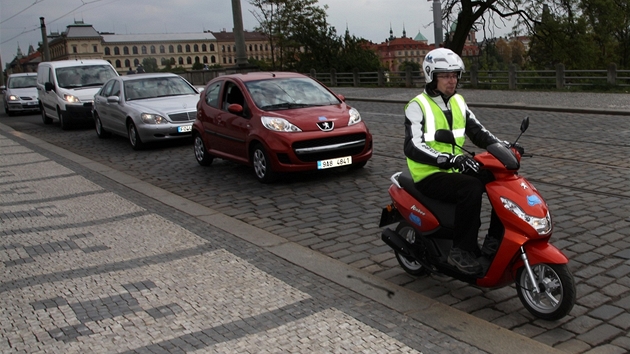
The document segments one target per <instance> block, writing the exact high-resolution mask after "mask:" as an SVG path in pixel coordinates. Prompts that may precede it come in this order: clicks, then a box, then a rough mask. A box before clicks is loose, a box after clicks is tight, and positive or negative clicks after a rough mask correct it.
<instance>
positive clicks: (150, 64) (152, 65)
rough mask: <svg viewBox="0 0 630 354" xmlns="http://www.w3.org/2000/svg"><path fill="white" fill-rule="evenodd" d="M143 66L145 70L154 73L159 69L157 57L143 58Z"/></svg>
mask: <svg viewBox="0 0 630 354" xmlns="http://www.w3.org/2000/svg"><path fill="white" fill-rule="evenodd" d="M142 67H143V68H144V71H145V72H147V73H154V72H157V71H159V69H158V64H157V60H156V59H155V58H144V59H142Z"/></svg>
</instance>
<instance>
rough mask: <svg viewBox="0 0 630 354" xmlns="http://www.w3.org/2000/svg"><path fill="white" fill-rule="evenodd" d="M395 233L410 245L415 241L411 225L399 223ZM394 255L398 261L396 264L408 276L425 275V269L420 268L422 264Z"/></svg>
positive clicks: (398, 254) (400, 255)
mask: <svg viewBox="0 0 630 354" xmlns="http://www.w3.org/2000/svg"><path fill="white" fill-rule="evenodd" d="M396 232H397V233H398V234H399V235H400V236H402V237H403V238H404V239H405V240H406V241H407V242H409V243H410V244H413V243H414V242H415V240H416V230H414V228H413V227H411V225H409V224H407V223H405V222H401V223H400V224H398V227H397V228H396ZM395 254H396V260H398V264H400V267H401V268H402V269H403V270H404V271H405V272H407V273H408V274H410V275H423V274H426V273H427V270H426V269H425V267H424V266H422V264H420V263H418V262H417V261H416V260H415V259H413V258H408V257H406V256H404V255H402V254H400V253H398V252H395Z"/></svg>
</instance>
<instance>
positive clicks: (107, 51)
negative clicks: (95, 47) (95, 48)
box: [105, 47, 110, 55]
mask: <svg viewBox="0 0 630 354" xmlns="http://www.w3.org/2000/svg"><path fill="white" fill-rule="evenodd" d="M105 55H110V51H109V47H105Z"/></svg>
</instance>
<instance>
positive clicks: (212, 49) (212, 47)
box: [210, 44, 214, 52]
mask: <svg viewBox="0 0 630 354" xmlns="http://www.w3.org/2000/svg"><path fill="white" fill-rule="evenodd" d="M210 51H211V52H214V44H210Z"/></svg>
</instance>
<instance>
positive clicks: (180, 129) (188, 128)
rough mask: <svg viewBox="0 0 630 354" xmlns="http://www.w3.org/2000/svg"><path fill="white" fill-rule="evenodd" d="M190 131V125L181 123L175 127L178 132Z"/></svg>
mask: <svg viewBox="0 0 630 354" xmlns="http://www.w3.org/2000/svg"><path fill="white" fill-rule="evenodd" d="M189 131H192V125H182V126H181V127H177V132H178V133H187V132H189Z"/></svg>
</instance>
